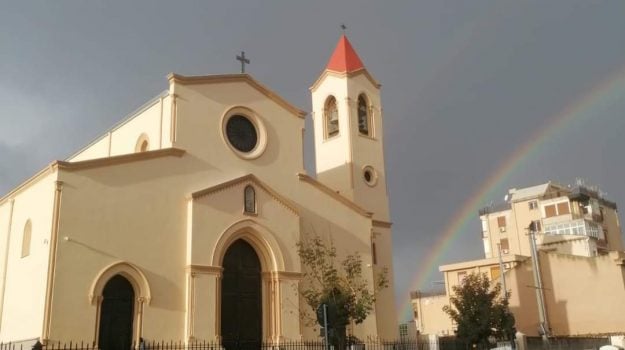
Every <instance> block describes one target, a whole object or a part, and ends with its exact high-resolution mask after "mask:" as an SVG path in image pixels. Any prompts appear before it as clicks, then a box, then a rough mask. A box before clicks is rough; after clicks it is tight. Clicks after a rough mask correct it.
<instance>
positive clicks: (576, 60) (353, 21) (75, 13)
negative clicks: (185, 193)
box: [0, 0, 625, 303]
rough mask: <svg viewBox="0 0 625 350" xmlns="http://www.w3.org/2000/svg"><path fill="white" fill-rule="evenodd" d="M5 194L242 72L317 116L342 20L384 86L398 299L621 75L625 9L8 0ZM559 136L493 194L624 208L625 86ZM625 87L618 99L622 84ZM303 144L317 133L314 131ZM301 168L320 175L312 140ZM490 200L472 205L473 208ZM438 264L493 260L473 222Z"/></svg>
mask: <svg viewBox="0 0 625 350" xmlns="http://www.w3.org/2000/svg"><path fill="white" fill-rule="evenodd" d="M0 5H1V6H0V8H1V10H0V192H1V193H6V192H8V191H9V190H10V189H11V188H13V187H15V186H16V185H17V184H19V183H20V182H22V181H23V180H25V179H26V178H27V177H29V176H31V175H32V174H34V173H35V172H36V171H37V170H39V169H41V168H42V167H43V166H45V165H46V164H48V163H49V162H50V161H52V160H54V159H63V158H65V157H67V156H68V155H70V154H71V153H73V152H74V151H76V150H77V149H79V148H80V147H82V146H84V145H85V144H87V143H88V142H90V141H91V140H92V139H93V138H95V137H97V136H98V135H99V134H101V133H103V132H105V131H106V130H107V129H108V128H109V127H110V126H112V125H113V124H114V123H116V122H118V121H119V120H120V119H122V118H123V117H124V116H125V115H126V114H128V113H130V112H131V111H133V110H134V109H135V108H137V107H138V106H140V105H141V104H143V103H144V102H145V101H146V100H148V99H150V98H151V97H153V96H155V95H156V94H158V93H159V92H161V91H163V90H165V89H166V88H167V81H166V79H165V75H166V74H167V73H169V72H176V73H180V74H185V75H204V74H215V73H236V72H237V71H238V69H239V65H238V62H237V61H235V60H234V56H235V54H237V53H238V52H240V51H241V50H245V52H246V53H247V54H248V56H249V57H250V58H251V60H252V63H251V65H250V66H249V69H248V72H249V73H251V74H252V75H253V76H254V77H255V78H257V79H258V80H260V81H261V82H263V83H265V84H266V85H268V86H269V87H271V88H272V89H273V90H275V91H276V92H277V93H279V94H280V95H282V96H283V97H285V98H286V99H287V100H289V101H290V102H292V103H293V104H295V105H296V106H299V107H301V108H303V109H305V110H308V111H310V110H311V102H310V95H309V91H308V87H309V86H310V85H311V84H312V83H313V82H314V81H315V79H316V78H317V77H318V75H319V74H320V72H321V71H322V69H323V68H324V66H325V64H326V62H327V59H328V58H329V56H330V54H331V52H332V50H333V48H334V46H335V44H336V41H337V39H338V37H339V35H340V28H339V26H340V24H341V23H345V24H346V25H347V26H348V29H347V33H348V36H349V38H350V40H351V42H352V44H353V45H354V47H355V48H356V51H357V52H358V53H359V55H360V57H361V58H362V60H363V61H364V63H365V65H366V67H367V68H368V70H369V71H370V72H371V73H372V74H373V76H375V77H376V78H377V79H378V80H379V81H380V82H381V83H382V85H383V87H382V94H383V105H384V118H385V119H384V123H385V137H386V145H385V154H386V164H387V169H388V181H389V183H388V188H389V191H390V199H391V213H392V218H393V222H394V247H395V248H394V255H395V274H396V284H395V288H396V295H397V297H398V300H399V301H398V303H399V302H402V301H404V300H406V298H407V297H408V291H409V290H411V289H415V288H417V287H419V288H425V289H427V288H430V287H433V286H435V283H432V282H434V281H435V280H437V279H440V277H439V276H438V275H434V276H432V277H431V278H429V279H428V281H427V282H426V283H424V284H423V285H422V286H415V285H414V284H413V282H414V278H415V273H416V271H417V270H418V269H419V267H420V266H421V265H422V264H423V263H424V261H423V259H424V256H425V255H426V254H427V253H428V252H429V251H430V250H431V249H432V247H433V246H434V245H435V242H436V240H437V239H438V238H439V237H440V236H441V235H442V231H443V228H444V227H446V226H447V225H448V224H449V221H450V220H451V218H453V217H454V216H455V215H456V214H457V213H458V212H459V210H461V208H462V207H463V205H464V203H466V202H468V201H469V200H470V199H471V198H470V197H471V195H472V194H473V193H474V192H475V191H476V190H477V189H478V188H479V187H480V186H482V183H483V181H485V180H486V179H487V178H489V176H490V175H491V174H492V173H493V172H495V171H496V170H497V169H498V168H499V167H500V166H501V164H504V163H505V162H506V160H508V159H509V158H510V157H511V156H512V155H514V154H515V151H516V150H517V149H518V148H519V147H522V145H524V144H525V143H526V142H528V137H529V135H532V134H534V133H536V132H540V130H541V129H542V128H545V127H547V126H548V125H549V122H550V121H551V120H552V118H553V116H555V115H558V114H559V113H562V111H563V110H566V109H567V108H568V107H569V106H571V105H574V104H575V103H576V101H578V100H579V99H581V98H583V96H587V95H589V94H590V93H592V91H593V87H595V86H596V85H597V84H600V82H602V81H606V80H610V79H617V80H618V79H621V80H622V79H624V78H623V77H622V76H621V77H620V78H619V77H618V76H617V74H618V72H619V71H621V70H622V68H623V67H624V65H625V20H624V18H625V1H621V0H612V1H609V0H605V1H600V0H597V1H588V0H582V1H575V0H551V1H544V0H537V1H529V0H528V1H519V0H492V1H491V0H488V1H487V0H472V1H466V0H421V1H407V0H404V1H373V0H367V1H355V0H345V1H325V0H324V1H292V0H291V1H232V0H231V1H176V2H173V1H160V0H158V1H155V0H153V1H147V0H145V1H122V0H113V1H95V0H93V1H84V0H74V1H69V0H62V1H49V0H45V1H44V0H42V1H0ZM623 86H624V84H616V85H615V88H614V89H613V90H615V91H610V93H612V94H615V96H617V98H612V99H610V100H609V102H608V103H603V104H601V105H598V106H595V107H594V108H590V109H588V111H584V113H587V114H588V116H587V117H586V118H582V119H583V120H582V121H580V122H577V123H571V126H569V127H567V128H562V130H561V132H560V131H558V132H556V133H555V134H553V135H552V138H553V140H548V142H545V144H544V146H542V147H541V148H540V152H538V153H537V154H536V155H533V156H531V157H529V158H528V159H527V161H526V162H525V163H524V165H523V167H521V168H520V169H518V171H515V172H514V173H513V174H511V175H510V176H508V177H507V178H505V179H502V181H501V183H500V184H499V186H498V187H497V189H496V190H495V191H494V193H496V195H492V198H485V199H484V203H480V204H481V205H482V204H483V205H485V204H487V203H488V202H489V201H495V202H498V201H501V200H502V199H503V196H504V194H505V190H506V189H507V188H509V187H523V186H528V185H533V184H538V183H543V182H546V181H548V180H555V181H560V182H564V183H570V182H573V181H574V180H575V178H577V177H581V178H586V179H587V180H588V181H589V182H590V183H593V184H597V185H599V186H600V187H601V188H602V189H603V191H605V192H607V195H608V197H609V199H611V200H614V201H616V202H617V203H619V204H623V203H625V180H624V179H625V152H624V151H625V138H624V137H623V135H624V134H625V113H624V111H625V89H623ZM618 88H620V89H621V90H620V91H619V90H618ZM307 126H308V127H307V137H308V141H310V139H311V135H312V130H311V125H310V120H309V121H308V124H307ZM307 146H308V147H309V148H308V149H307V153H306V154H307V160H308V168H309V170H312V169H313V164H312V150H311V146H312V143H311V142H308V143H307ZM478 206H479V205H478ZM477 209H478V208H477V207H476V208H475V218H474V220H473V224H471V225H469V227H468V228H467V229H465V230H463V231H462V232H460V233H459V234H458V238H457V239H455V240H454V241H453V242H452V244H451V246H450V249H449V250H448V251H447V252H446V253H445V254H443V255H442V256H441V257H440V259H439V261H440V262H441V263H445V262H452V261H459V260H463V259H467V258H479V257H481V256H482V247H481V241H480V239H479V233H478V232H479V219H478V217H477Z"/></svg>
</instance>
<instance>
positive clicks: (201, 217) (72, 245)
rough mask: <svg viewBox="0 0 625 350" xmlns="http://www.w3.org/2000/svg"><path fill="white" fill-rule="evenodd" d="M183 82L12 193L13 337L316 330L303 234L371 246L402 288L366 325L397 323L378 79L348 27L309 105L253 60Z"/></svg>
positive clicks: (369, 332)
mask: <svg viewBox="0 0 625 350" xmlns="http://www.w3.org/2000/svg"><path fill="white" fill-rule="evenodd" d="M168 80H169V88H168V89H167V91H165V92H164V93H162V94H161V95H159V96H157V97H156V98H155V99H153V100H152V101H149V102H148V103H147V104H145V105H144V106H143V107H142V108H141V109H139V110H138V111H137V112H135V113H134V114H133V115H131V116H130V117H129V118H128V119H126V120H125V121H123V122H121V123H120V124H118V125H117V126H115V127H114V128H112V129H111V130H110V131H108V132H107V133H106V134H105V135H103V136H102V137H101V138H99V139H97V140H96V141H94V142H93V143H92V144H90V145H89V146H87V147H86V148H84V149H83V150H81V151H79V152H78V153H76V154H75V155H73V156H72V157H70V158H69V159H67V160H65V161H55V162H53V163H51V164H50V165H49V166H48V167H46V168H45V169H43V170H42V171H40V172H39V173H38V174H36V175H34V176H33V177H32V178H30V179H29V180H27V181H26V182H24V183H23V184H21V185H20V186H18V187H17V188H15V189H14V190H13V191H11V192H10V193H8V194H7V195H5V196H4V197H2V198H1V199H0V242H1V243H0V247H1V248H0V274H1V275H0V282H1V286H0V341H2V342H19V341H30V340H35V339H40V340H42V341H43V342H45V341H61V342H65V341H77V340H78V341H88V342H91V343H93V344H97V345H99V346H100V347H101V348H103V349H104V348H114V347H116V346H117V345H116V344H118V343H115V344H113V343H114V342H123V343H122V344H130V343H131V342H137V341H138V340H139V339H144V340H147V341H150V340H160V339H175V340H184V341H187V342H193V341H222V340H224V339H234V338H237V337H238V338H240V339H252V340H263V341H280V340H300V339H317V338H318V335H319V330H318V327H314V326H311V325H309V324H308V323H307V322H305V320H304V318H303V317H302V315H301V314H302V311H305V310H308V311H310V310H309V306H308V305H307V304H306V303H305V302H304V301H303V300H302V299H301V297H300V295H299V290H300V289H299V288H300V284H301V283H302V269H303V266H302V264H301V262H300V260H299V256H298V254H297V250H296V245H297V243H298V242H301V241H305V240H306V238H307V237H312V236H313V235H318V236H320V237H322V238H323V239H324V240H326V241H327V242H333V244H334V246H335V247H336V248H337V251H338V254H339V255H347V254H351V253H354V252H358V253H360V255H361V256H362V259H363V264H365V265H366V266H363V271H364V275H365V276H366V278H367V280H368V282H369V283H370V286H371V288H373V285H374V283H375V281H374V280H375V278H376V277H375V276H376V274H377V272H379V271H381V270H382V269H384V268H388V269H389V275H388V277H389V279H390V284H389V285H390V287H389V288H386V289H384V290H382V291H381V292H380V294H379V295H378V298H377V301H376V303H375V307H374V310H373V311H372V312H371V314H370V315H369V317H368V318H367V319H366V320H365V321H364V322H363V323H362V324H360V325H352V327H351V330H352V332H353V334H354V335H355V336H357V337H359V338H366V337H379V338H385V339H394V338H395V337H396V332H397V319H396V312H395V302H394V296H393V291H392V286H393V273H392V271H393V269H392V239H391V224H390V215H389V205H388V194H387V190H386V174H385V166H384V154H383V116H382V108H381V102H380V85H379V84H378V83H377V81H376V80H375V79H374V78H373V77H372V76H371V75H370V73H369V72H368V71H367V70H366V68H365V67H364V65H363V64H362V61H361V60H360V58H359V57H358V55H357V54H356V52H355V51H354V49H353V47H352V46H351V44H350V43H349V41H348V40H347V38H346V37H345V36H342V37H341V39H340V40H339V43H338V45H337V47H336V50H335V51H334V53H333V55H332V57H331V58H330V61H329V63H328V65H327V67H326V69H325V70H324V72H323V73H322V75H321V76H320V77H319V79H318V80H317V81H316V82H315V83H314V85H313V86H312V87H311V93H312V100H313V103H312V105H313V112H312V118H313V124H314V139H315V143H314V144H315V151H316V172H317V173H316V174H307V173H306V171H305V170H304V159H303V147H304V145H303V131H304V121H305V116H306V115H307V113H305V112H303V111H301V110H299V109H297V108H295V107H294V106H292V105H291V104H290V103H288V102H287V101H285V100H284V99H282V98H281V97H280V96H278V95H277V94H276V93H274V92H273V91H271V90H269V89H268V88H267V87H265V86H264V85H262V84H261V83H259V82H258V81H256V80H255V79H254V78H252V77H251V76H249V75H247V74H227V75H211V76H181V75H177V74H170V75H169V76H168Z"/></svg>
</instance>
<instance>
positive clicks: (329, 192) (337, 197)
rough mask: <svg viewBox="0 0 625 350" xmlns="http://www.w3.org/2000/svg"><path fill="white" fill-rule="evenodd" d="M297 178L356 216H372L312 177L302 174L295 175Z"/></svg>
mask: <svg viewBox="0 0 625 350" xmlns="http://www.w3.org/2000/svg"><path fill="white" fill-rule="evenodd" d="M297 177H298V178H299V179H300V181H304V182H306V183H309V184H311V185H312V186H313V187H315V188H316V189H318V190H320V191H321V192H323V193H325V194H327V195H329V196H330V197H332V198H334V199H335V200H337V201H339V202H340V203H342V204H343V205H345V206H346V207H348V208H350V209H352V210H353V211H355V212H356V213H358V214H360V215H362V216H364V217H367V218H370V217H372V216H373V213H372V212H370V211H366V210H365V209H363V208H362V207H360V206H358V205H357V204H356V203H354V202H352V201H350V200H349V199H347V198H345V197H343V196H341V195H340V194H338V193H336V192H335V191H333V190H332V189H331V188H330V187H328V186H326V185H324V184H322V183H321V182H319V181H317V180H315V179H313V178H312V177H310V176H308V175H306V174H304V173H297Z"/></svg>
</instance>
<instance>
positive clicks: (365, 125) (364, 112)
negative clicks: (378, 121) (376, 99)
mask: <svg viewBox="0 0 625 350" xmlns="http://www.w3.org/2000/svg"><path fill="white" fill-rule="evenodd" d="M370 124H371V113H370V111H369V104H368V103H367V97H366V96H365V95H364V94H360V96H358V132H360V133H361V134H363V135H367V136H369V135H371V126H370Z"/></svg>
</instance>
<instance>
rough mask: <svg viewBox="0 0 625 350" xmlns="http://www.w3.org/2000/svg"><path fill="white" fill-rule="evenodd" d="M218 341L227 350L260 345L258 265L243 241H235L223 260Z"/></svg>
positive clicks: (260, 306)
mask: <svg viewBox="0 0 625 350" xmlns="http://www.w3.org/2000/svg"><path fill="white" fill-rule="evenodd" d="M222 266H223V275H222V281H221V337H222V343H223V346H224V347H225V348H226V350H231V349H260V345H261V342H262V334H263V330H262V286H261V264H260V259H259V258H258V254H256V251H255V250H254V248H253V247H252V246H251V245H250V244H249V243H247V242H246V241H245V240H242V239H239V240H237V241H235V242H234V243H233V244H232V245H231V246H230V247H229V248H228V250H227V251H226V254H225V255H224V259H223V264H222Z"/></svg>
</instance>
